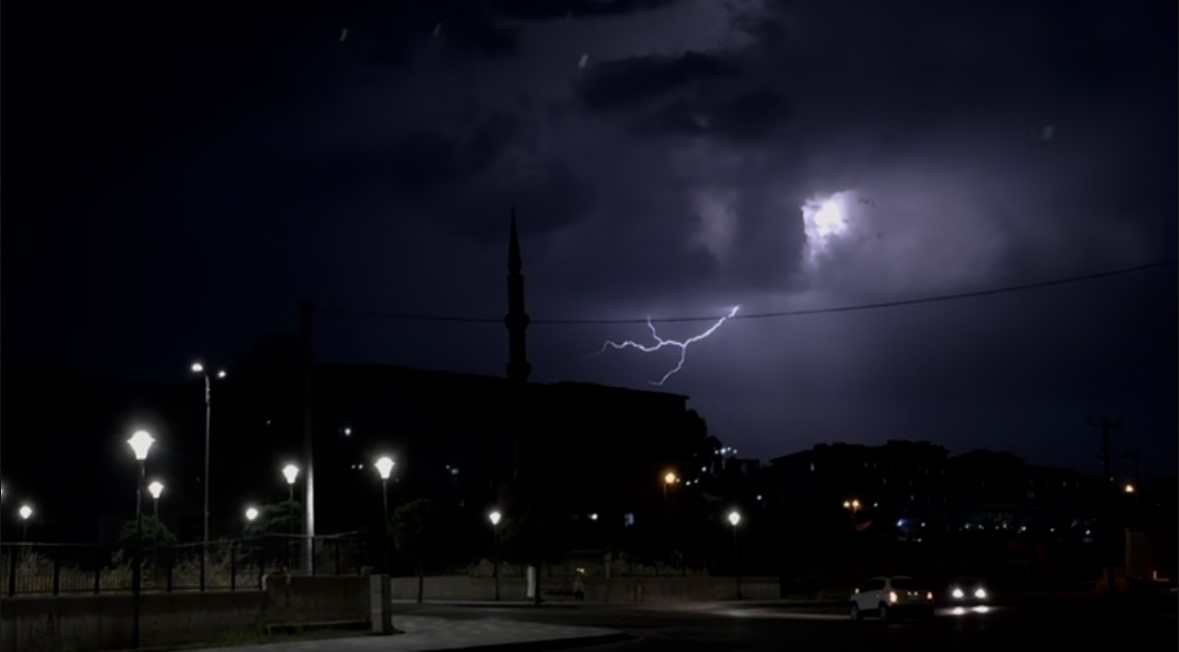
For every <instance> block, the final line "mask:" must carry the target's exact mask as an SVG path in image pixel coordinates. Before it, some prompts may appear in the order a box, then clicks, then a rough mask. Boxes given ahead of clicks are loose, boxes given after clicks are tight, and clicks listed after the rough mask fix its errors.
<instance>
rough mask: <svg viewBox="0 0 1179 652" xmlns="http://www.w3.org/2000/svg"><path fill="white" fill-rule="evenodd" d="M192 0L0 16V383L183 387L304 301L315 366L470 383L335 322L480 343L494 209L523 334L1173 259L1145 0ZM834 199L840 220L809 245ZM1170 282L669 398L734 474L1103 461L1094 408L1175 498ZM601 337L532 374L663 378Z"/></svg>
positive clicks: (837, 335) (1031, 303) (735, 329)
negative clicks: (855, 461) (747, 461)
mask: <svg viewBox="0 0 1179 652" xmlns="http://www.w3.org/2000/svg"><path fill="white" fill-rule="evenodd" d="M50 4H53V5H54V6H53V7H50V6H47V5H50ZM224 4H225V5H226V6H228V5H230V4H234V5H240V6H235V7H233V8H211V7H209V6H207V5H208V3H203V2H189V3H171V2H170V3H152V7H151V8H148V9H138V10H136V11H134V12H132V11H129V10H126V11H124V10H119V9H116V8H113V6H112V5H110V4H108V3H77V5H78V6H76V7H74V8H71V9H68V10H67V9H62V8H58V7H57V6H56V5H57V3H44V2H23V3H17V2H12V3H7V4H6V5H5V20H4V24H3V38H4V46H5V47H4V55H5V66H4V82H5V84H4V94H3V100H4V103H3V107H4V111H3V113H4V142H3V154H4V160H3V187H4V193H3V218H4V219H3V227H4V233H3V236H4V237H3V256H2V260H3V297H4V299H3V324H4V333H3V335H4V337H3V351H2V354H3V358H4V361H5V365H6V369H10V368H12V367H13V366H14V365H15V366H29V365H33V366H61V367H65V368H71V369H77V370H81V371H85V372H88V373H100V374H106V375H111V376H118V377H147V378H158V379H171V380H179V379H184V378H186V374H187V368H188V365H189V363H190V362H191V360H192V359H193V358H194V357H195V356H198V355H199V356H203V357H204V359H206V360H210V361H227V362H228V361H231V360H232V359H233V357H234V356H235V355H236V354H237V353H239V352H241V351H242V350H244V349H245V348H247V347H248V346H249V345H250V344H251V343H252V342H254V341H255V340H256V339H257V338H259V337H260V336H262V335H265V334H267V333H273V332H276V331H288V330H293V329H295V328H297V326H298V315H297V310H296V302H297V301H298V300H299V299H301V298H304V297H307V298H311V299H313V300H314V301H315V303H316V305H317V306H318V307H320V308H322V309H324V312H322V313H321V314H320V315H319V317H318V322H317V340H316V346H317V353H318V355H319V357H320V359H321V360H324V361H328V362H379V363H389V364H398V365H406V366H419V367H426V368H434V369H444V370H454V371H464V372H472V373H481V374H495V375H502V374H503V373H504V365H505V363H506V361H507V333H506V330H505V329H504V327H503V325H502V322H499V321H497V322H496V323H424V322H413V321H401V320H394V319H388V318H381V317H362V316H355V315H345V314H334V313H330V312H327V309H339V310H359V311H376V312H389V313H413V314H429V315H451V316H460V317H477V318H489V319H492V320H500V319H501V318H502V316H503V314H504V313H505V311H506V297H505V294H506V285H505V276H506V273H507V269H506V263H507V260H506V259H507V255H506V248H507V245H506V243H507V235H508V223H509V216H510V212H511V206H512V204H513V203H515V205H516V208H517V216H518V220H519V227H520V232H521V238H522V247H523V255H524V273H525V276H526V279H527V291H528V311H529V313H530V314H531V316H532V317H533V319H534V320H546V319H571V320H581V319H585V320H608V319H627V318H638V319H643V318H646V317H648V316H652V317H657V318H659V317H678V316H698V315H702V316H711V315H722V314H725V313H726V312H728V311H729V310H730V309H731V308H733V307H734V306H740V309H739V312H738V315H744V314H756V313H764V312H773V311H789V310H799V309H809V308H822V307H829V306H832V307H833V306H847V305H856V304H864V303H875V302H881V301H891V300H898V299H909V298H919V297H925V296H932V295H940V294H953V293H957V292H969V291H974V290H983V289H988V288H996V287H1003V286H1009V285H1017V284H1021V283H1029V282H1037V281H1042V280H1051V279H1056V278H1064V277H1070V276H1076V275H1084V274H1089V273H1093V272H1101V271H1104V270H1109V269H1117V268H1123V267H1132V266H1137V265H1142V264H1146V263H1152V262H1156V261H1166V260H1171V259H1174V258H1175V257H1176V242H1177V239H1179V230H1177V228H1176V224H1177V222H1176V215H1177V214H1179V206H1177V202H1176V186H1175V183H1176V181H1175V180H1176V179H1177V178H1179V166H1177V164H1176V155H1175V148H1176V143H1177V142H1179V130H1177V128H1176V119H1175V116H1176V114H1177V113H1176V112H1177V105H1176V90H1175V89H1176V80H1177V79H1179V75H1177V70H1176V57H1175V47H1176V39H1175V25H1176V9H1175V3H1174V2H1172V1H1166V0H1159V1H1148V0H1143V1H1142V2H1132V3H1115V2H1087V1H1081V0H1061V1H1060V2H1004V1H995V0H987V1H968V0H958V1H955V2H933V1H931V2H916V1H910V0H890V1H888V2H875V1H872V2H847V1H840V0H810V1H806V0H799V1H793V2H791V1H779V2H775V1H772V0H765V1H762V2H756V1H752V0H751V1H746V2H741V1H736V0H733V1H728V2H722V1H720V0H695V1H690V0H683V1H672V0H646V1H643V0H630V1H623V0H616V1H613V2H607V1H605V0H598V1H594V0H511V1H509V0H504V1H501V2H482V1H477V0H471V1H461V2H460V1H458V0H455V1H452V2H444V1H430V2H408V1H405V2H402V1H397V2H393V1H385V2H372V3H363V4H359V3H344V2H317V3H311V2H308V3H257V5H258V6H257V7H255V8H247V7H246V5H250V6H253V5H254V4H255V3H224ZM279 4H281V5H282V8H274V7H278V6H279ZM21 5H23V6H21ZM262 5H267V8H265V9H263V8H262ZM218 7H220V3H219V4H218ZM832 196H836V200H835V201H836V202H837V204H838V206H837V208H834V209H831V208H830V207H829V208H828V210H829V211H830V210H837V211H839V213H838V217H839V218H840V219H839V220H836V221H835V222H832V221H831V220H826V219H820V220H819V224H818V227H819V228H818V230H816V227H815V224H813V223H811V224H810V228H808V220H807V219H805V216H806V215H811V216H812V217H813V216H814V215H813V214H814V213H815V212H816V211H817V210H818V207H820V206H822V205H823V204H822V202H823V201H825V200H827V199H829V198H831V197H832ZM804 206H812V207H814V208H811V209H808V210H807V211H806V212H805V213H804ZM824 215H825V216H827V217H830V215H831V213H830V212H828V213H824ZM812 222H813V220H812ZM824 229H826V230H827V231H832V232H830V233H828V232H827V231H825V230H824ZM1177 292H1179V288H1177V284H1176V269H1175V267H1173V266H1171V267H1162V268H1155V269H1152V270H1148V271H1142V272H1138V273H1133V274H1127V275H1123V276H1117V277H1111V278H1106V279H1101V280H1094V281H1089V282H1083V283H1077V284H1070V285H1064V286H1058V287H1052V288H1045V289H1038V290H1031V291H1027V292H1019V293H1011V294H1001V295H994V296H987V297H981V298H972V299H965V300H961V301H949V302H941V303H930V304H923V305H916V306H908V307H899V308H892V309H880V310H867V311H852V312H839V313H831V314H818V315H811V316H805V317H788V318H767V319H736V320H733V321H730V322H727V323H725V324H723V325H722V326H721V327H720V328H718V329H717V330H716V331H715V332H714V333H713V335H712V336H711V337H710V338H708V339H706V340H702V341H700V342H698V343H696V344H694V345H692V347H691V348H690V349H689V350H688V355H687V361H686V364H685V365H684V368H683V370H682V371H681V372H680V373H679V374H677V375H674V376H672V377H671V378H669V379H668V381H667V383H666V384H665V385H664V386H663V388H662V389H664V390H666V391H671V392H676V393H683V394H687V395H689V396H690V397H691V403H690V404H691V406H692V407H694V408H696V409H697V410H699V411H700V412H701V413H702V415H703V416H704V417H705V418H707V419H708V422H709V425H710V428H711V430H712V432H713V434H716V435H717V436H719V437H721V438H722V439H723V440H724V441H725V442H726V443H729V444H731V445H735V446H737V447H738V448H739V450H740V453H741V455H742V456H752V457H762V458H768V457H773V456H777V455H781V454H785V453H789V452H793V451H795V450H798V449H801V448H805V447H808V446H810V445H812V444H814V443H819V442H824V441H850V442H861V443H883V442H884V441H885V440H887V439H890V438H908V439H930V440H933V441H935V442H937V443H940V444H943V445H945V446H947V447H949V448H950V449H951V450H952V451H954V452H961V451H965V450H969V449H971V448H975V447H989V448H994V449H1013V450H1015V451H1016V452H1018V453H1020V454H1021V455H1024V456H1026V457H1027V458H1029V459H1031V460H1033V461H1039V462H1047V463H1058V464H1066V465H1071V466H1076V467H1078V468H1082V469H1085V470H1088V471H1096V470H1097V469H1098V468H1099V466H1098V462H1097V458H1096V452H1097V442H1098V436H1097V433H1096V432H1095V431H1094V430H1092V429H1090V428H1087V427H1086V418H1087V417H1088V416H1090V415H1093V416H1121V417H1123V418H1124V419H1125V422H1126V427H1125V428H1123V429H1122V431H1121V432H1119V434H1118V439H1117V440H1116V441H1117V444H1118V445H1119V446H1120V447H1122V448H1124V449H1134V448H1137V449H1139V450H1140V451H1141V453H1142V455H1143V457H1144V461H1145V462H1146V465H1147V466H1146V469H1147V470H1148V471H1169V472H1172V473H1173V472H1174V469H1175V460H1176V431H1177V427H1179V424H1177V421H1176V413H1177V409H1179V405H1177V403H1179V401H1177V396H1179V384H1177V381H1176V372H1177V365H1176V362H1177V359H1179V351H1177V347H1176V329H1177V316H1176V313H1177V311H1176V295H1177ZM709 326H710V323H708V322H692V323H670V324H662V325H658V328H659V333H660V335H663V336H666V337H676V338H679V339H683V338H687V337H690V336H692V335H695V334H697V333H700V332H702V331H703V330H705V329H707V328H708V327H709ZM628 338H630V339H635V340H640V341H642V342H643V343H650V339H649V332H648V331H647V329H646V326H645V325H644V324H642V323H641V322H640V323H632V324H615V325H602V324H582V325H546V324H536V325H534V326H533V327H532V328H531V329H530V331H529V347H530V357H531V362H532V364H533V368H534V372H533V379H534V380H539V381H544V382H549V381H556V380H580V381H590V382H599V383H608V384H616V385H622V386H629V387H635V388H644V389H646V388H650V387H651V386H650V385H649V384H648V383H649V381H652V380H658V379H659V378H660V377H661V376H662V375H663V374H664V373H665V372H666V371H668V370H669V369H671V368H672V367H674V366H675V364H676V361H677V353H678V352H677V351H666V350H665V351H661V352H658V353H655V354H644V353H641V352H638V351H635V350H621V351H614V350H609V351H607V352H605V353H604V354H602V355H598V356H596V355H594V354H595V353H596V352H598V351H599V349H600V348H601V346H602V343H603V341H605V340H607V339H614V340H623V339H628ZM231 372H232V370H231ZM4 382H7V383H11V382H19V380H18V378H15V377H14V375H12V374H11V372H9V371H7V370H6V376H5V378H4ZM6 436H12V433H6Z"/></svg>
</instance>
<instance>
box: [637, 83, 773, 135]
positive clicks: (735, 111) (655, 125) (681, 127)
mask: <svg viewBox="0 0 1179 652" xmlns="http://www.w3.org/2000/svg"><path fill="white" fill-rule="evenodd" d="M789 118H790V109H789V106H788V105H787V101H786V98H784V97H783V96H782V95H781V94H780V93H778V92H777V91H775V90H773V89H770V88H764V87H763V88H748V89H744V88H742V89H736V90H735V92H733V93H732V95H727V94H725V93H724V91H722V90H721V89H713V90H712V91H709V92H704V91H701V92H697V93H693V94H692V95H691V96H690V97H681V98H678V99H676V100H672V101H670V102H668V103H667V104H665V105H664V106H662V107H659V108H658V109H656V110H655V111H653V112H652V113H649V114H647V115H645V116H643V117H642V118H640V119H639V122H638V125H637V128H638V131H639V132H640V133H647V134H673V135H688V136H704V135H713V136H717V137H720V138H731V139H733V140H738V141H741V140H750V139H757V138H764V137H766V136H769V135H771V134H772V133H773V132H774V131H775V130H776V129H777V128H778V127H779V126H780V125H781V124H782V123H784V122H785V121H787V120H789Z"/></svg>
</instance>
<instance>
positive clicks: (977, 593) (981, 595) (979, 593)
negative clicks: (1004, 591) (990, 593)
mask: <svg viewBox="0 0 1179 652" xmlns="http://www.w3.org/2000/svg"><path fill="white" fill-rule="evenodd" d="M974 597H976V598H978V599H979V600H985V599H986V597H987V590H986V589H984V588H983V587H981V586H980V587H978V588H977V589H975V590H974Z"/></svg>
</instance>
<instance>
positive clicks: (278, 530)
mask: <svg viewBox="0 0 1179 652" xmlns="http://www.w3.org/2000/svg"><path fill="white" fill-rule="evenodd" d="M302 514H303V508H302V506H301V505H300V503H299V501H297V500H294V501H291V500H284V501H281V502H277V503H267V504H264V505H262V506H261V507H259V508H258V518H255V519H254V520H252V521H249V522H247V523H246V526H245V527H244V528H242V533H243V534H245V535H246V536H247V537H259V536H265V535H267V534H290V533H291V532H295V533H299V532H302V529H301V528H302V527H303V518H302Z"/></svg>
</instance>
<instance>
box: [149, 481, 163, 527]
mask: <svg viewBox="0 0 1179 652" xmlns="http://www.w3.org/2000/svg"><path fill="white" fill-rule="evenodd" d="M147 493H149V494H151V515H152V516H153V517H154V518H156V519H158V518H160V494H162V493H164V483H163V482H160V481H159V480H152V483H151V484H149V485H147Z"/></svg>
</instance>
